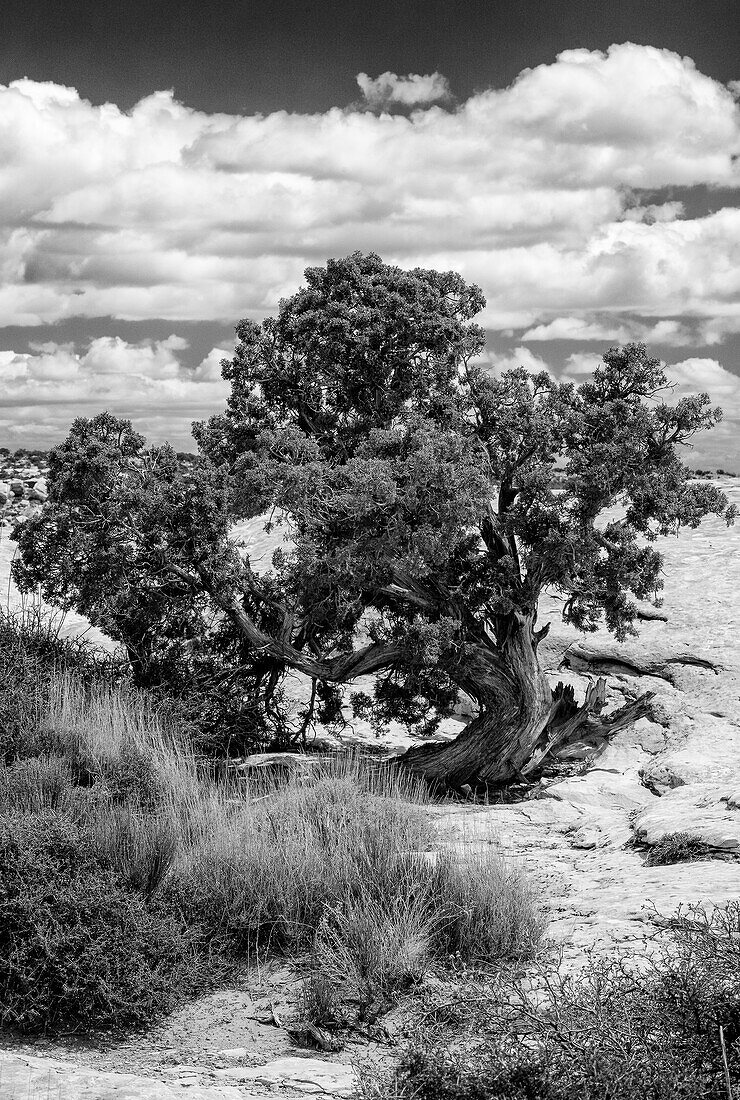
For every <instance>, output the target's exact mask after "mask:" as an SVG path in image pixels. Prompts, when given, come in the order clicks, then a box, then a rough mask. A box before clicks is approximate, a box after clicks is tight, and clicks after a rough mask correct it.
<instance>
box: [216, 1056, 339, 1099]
mask: <svg viewBox="0 0 740 1100" xmlns="http://www.w3.org/2000/svg"><path fill="white" fill-rule="evenodd" d="M216 1073H217V1074H218V1076H219V1077H227V1078H229V1079H230V1080H235V1081H246V1082H250V1081H251V1082H260V1083H262V1084H271V1085H277V1086H284V1087H288V1088H294V1089H299V1090H300V1091H301V1092H303V1093H304V1094H308V1095H311V1094H318V1095H321V1096H336V1097H351V1096H352V1095H353V1094H354V1093H355V1091H356V1089H357V1084H358V1077H357V1072H356V1070H355V1069H354V1068H353V1067H352V1066H349V1065H346V1064H345V1063H343V1062H326V1061H323V1060H322V1059H320V1058H279V1059H277V1060H276V1061H274V1062H268V1063H267V1065H265V1066H256V1067H254V1068H253V1069H242V1068H237V1067H234V1068H230V1069H219V1070H216Z"/></svg>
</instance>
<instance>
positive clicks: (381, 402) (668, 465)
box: [16, 254, 733, 784]
mask: <svg viewBox="0 0 740 1100" xmlns="http://www.w3.org/2000/svg"><path fill="white" fill-rule="evenodd" d="M483 304H484V302H483V298H482V295H481V293H480V291H479V290H478V288H477V287H474V286H468V285H466V284H465V282H464V281H463V280H462V279H461V278H460V276H458V275H456V274H454V273H451V272H448V273H439V272H436V271H425V270H413V271H403V270H400V269H399V268H395V267H390V266H388V265H386V264H384V263H383V262H382V261H381V260H380V259H379V257H377V256H375V255H368V256H363V255H360V254H354V255H352V256H350V257H348V258H346V259H343V260H331V261H329V262H328V264H327V265H326V267H321V268H311V269H309V270H308V271H307V272H306V286H305V287H304V288H303V289H302V290H300V291H299V292H298V293H297V294H295V295H294V296H293V297H291V298H289V299H287V300H284V301H283V302H281V305H280V309H279V311H278V315H277V316H276V317H275V318H268V319H267V320H265V321H264V322H262V324H255V323H254V322H251V321H243V322H241V323H240V324H239V326H238V327H237V336H238V344H237V347H236V351H235V355H234V358H233V359H232V360H231V361H225V362H224V364H223V374H224V377H225V378H226V379H228V381H229V382H230V383H231V393H230V396H229V399H228V402H227V406H226V410H225V412H224V413H223V414H221V415H218V416H215V417H212V418H211V419H210V420H209V421H207V422H205V423H200V424H196V425H195V426H194V435H195V438H196V440H197V442H198V446H199V450H200V459H199V462H198V463H197V465H196V467H195V468H194V470H193V471H192V472H191V473H188V474H185V473H183V472H182V470H181V467H180V466H179V465H178V462H177V460H176V456H175V455H174V453H173V452H172V451H171V450H170V449H169V448H167V447H155V448H147V447H146V445H145V443H144V441H143V440H142V438H141V437H140V436H138V435H137V434H136V433H135V432H133V431H132V430H131V426H130V424H128V423H127V422H125V421H119V420H116V419H115V418H114V417H111V416H109V415H108V414H102V415H101V416H99V417H95V418H93V419H92V420H84V419H80V420H77V421H75V423H74V424H73V426H72V430H71V432H70V435H69V437H68V439H67V440H66V441H65V443H63V444H62V445H61V446H60V447H58V448H56V450H55V451H54V452H53V454H52V458H51V470H50V492H49V501H48V503H47V505H46V506H45V507H44V509H43V510H42V511H41V513H40V514H39V515H38V516H37V517H34V518H32V519H31V520H29V521H28V522H27V523H26V524H25V525H23V526H22V527H21V528H19V529H18V531H17V533H16V537H17V538H18V540H19V544H20V549H21V561H20V563H19V564H18V565H17V567H16V579H17V581H18V583H19V584H21V586H26V587H30V586H31V585H35V584H37V583H40V584H41V586H42V589H43V593H44V595H45V597H46V598H47V599H49V600H51V601H52V602H54V603H57V604H63V605H68V606H74V607H76V608H77V609H78V610H79V611H81V612H82V613H83V614H85V615H87V616H88V617H89V618H90V619H91V620H92V621H93V622H95V623H96V624H98V625H100V626H101V627H102V628H103V629H104V630H106V631H107V632H108V633H109V634H110V635H111V636H112V637H114V638H117V639H120V640H121V641H122V642H123V643H124V644H125V645H126V646H127V649H128V652H129V654H130V656H131V659H132V663H133V665H134V667H135V669H136V670H137V675H138V676H139V677H140V678H141V679H142V680H146V679H149V680H156V679H157V678H167V677H170V678H177V677H180V678H181V679H182V678H183V677H185V678H187V677H194V678H196V679H198V681H199V682H206V681H208V682H209V683H211V684H218V685H219V690H222V691H223V690H228V693H229V694H230V697H231V698H232V700H233V699H234V698H237V697H238V698H239V699H241V700H242V702H243V701H244V700H249V701H250V702H249V708H248V709H249V714H250V715H251V718H250V720H251V721H252V722H257V716H258V717H259V719H260V721H261V722H262V726H259V723H258V724H257V725H254V727H253V728H254V729H257V728H258V726H259V728H261V729H262V730H263V731H264V730H265V729H266V728H267V727H266V726H265V725H264V723H265V722H267V724H268V725H269V721H270V720H274V722H277V721H278V718H279V716H280V713H281V712H280V710H279V707H278V701H279V698H280V685H281V683H282V680H283V677H284V674H285V672H286V671H287V670H289V669H293V670H297V671H299V672H301V673H303V674H304V675H305V676H307V677H309V678H311V680H312V681H313V683H314V687H315V689H316V691H315V696H314V698H318V699H319V700H320V701H321V705H322V707H323V711H322V714H323V716H324V717H325V718H327V717H329V716H330V715H331V712H332V709H333V708H334V709H335V708H336V705H337V693H336V687H335V685H337V684H342V683H347V682H350V681H352V680H353V679H355V678H356V677H358V676H359V675H362V674H364V673H371V672H372V673H375V674H376V681H375V683H376V687H375V698H374V701H373V704H372V707H373V710H374V713H375V715H376V716H379V717H381V718H382V717H383V716H385V717H388V716H397V717H401V718H402V719H404V720H407V721H409V722H420V723H422V725H425V726H426V727H427V728H431V726H432V725H433V723H431V725H430V723H429V721H428V719H429V716H430V715H432V716H434V715H438V714H440V713H444V711H445V708H446V707H449V705H450V704H451V702H452V701H453V700H454V698H455V697H456V695H457V692H458V690H459V689H462V690H463V691H465V692H467V693H468V694H469V695H470V696H471V697H472V698H473V699H474V700H475V701H476V702H477V703H478V705H479V708H480V715H479V717H478V718H477V719H475V720H474V721H473V722H472V723H471V724H470V725H469V726H468V727H467V729H466V730H465V731H464V732H463V734H461V735H460V737H459V738H458V739H457V740H456V741H455V742H453V743H452V744H451V745H450V744H448V745H444V744H442V745H440V744H437V743H430V744H428V745H424V746H422V747H421V748H420V749H417V750H412V751H411V752H410V753H409V754H407V757H406V762H407V763H408V765H409V766H410V767H413V768H415V769H416V770H417V771H420V772H423V773H424V774H425V775H427V776H428V777H429V778H430V779H432V780H434V781H437V782H443V783H453V784H457V783H462V782H466V781H472V780H475V779H481V780H486V781H489V782H503V781H506V780H508V779H510V778H512V777H513V776H515V775H518V774H520V773H521V772H523V771H526V770H527V769H528V768H531V767H532V766H534V763H536V762H538V761H539V760H541V759H542V758H543V756H544V754H545V753H546V752H548V751H550V750H551V749H553V748H555V747H556V746H557V744H559V743H560V742H562V741H563V740H566V739H567V738H568V737H570V736H572V735H573V733H574V731H575V730H576V728H577V727H578V726H579V725H582V724H583V723H588V722H591V723H592V724H593V723H594V722H595V721H597V720H598V721H600V722H601V724H602V726H603V728H604V729H607V728H608V721H609V720H608V718H607V719H599V718H598V711H599V709H600V704H599V703H598V702H596V701H595V700H594V699H589V700H587V703H586V705H584V706H583V707H580V708H576V707H575V706H574V705H572V704H570V703H569V702H568V701H567V700H566V699H564V698H561V697H556V698H553V694H552V692H551V690H550V687H549V685H548V682H547V680H546V678H545V676H544V674H543V672H542V670H541V668H540V666H539V662H538V659H537V646H538V644H539V641H540V639H541V638H542V636H543V635H544V633H546V631H547V628H548V627H547V624H544V625H542V626H541V625H540V624H538V622H537V610H538V602H539V598H540V595H541V593H542V591H543V589H544V588H545V587H546V586H547V587H549V588H551V589H552V590H554V591H556V592H559V593H561V594H562V596H563V599H564V603H563V617H564V619H565V620H566V621H567V622H570V623H572V624H573V625H575V626H576V627H579V628H581V629H583V630H592V629H594V628H595V627H596V625H597V624H598V622H599V621H600V620H601V618H602V617H603V618H604V620H605V622H606V625H607V626H608V628H609V629H610V630H611V631H612V632H613V633H614V634H615V635H616V636H617V637H618V638H624V637H625V636H626V635H627V634H628V633H630V632H632V631H633V629H634V627H633V623H634V620H635V615H636V605H635V603H634V598H639V599H648V598H654V597H655V596H656V595H657V594H658V593H659V591H660V589H661V587H662V581H661V561H662V559H661V555H660V553H659V551H658V549H657V548H656V545H655V544H656V540H657V539H658V538H659V536H665V535H669V534H672V533H676V532H677V531H678V530H679V528H681V527H684V526H689V527H696V526H697V525H698V524H699V522H700V521H701V519H702V518H703V517H704V516H706V515H707V514H709V513H714V514H716V515H724V516H725V517H726V518H727V520H728V522H731V520H732V518H733V516H732V510H731V509H730V508H729V507H728V504H727V500H726V498H725V497H724V495H723V494H722V493H721V492H720V491H719V490H718V489H716V488H715V487H713V486H712V485H710V484H706V483H704V484H702V483H698V482H696V481H692V480H690V478H689V476H688V471H687V469H686V468H685V467H684V465H683V464H682V462H681V459H680V457H679V448H680V447H681V445H683V444H685V443H687V442H688V441H689V440H690V439H691V437H692V436H693V435H694V434H695V433H696V432H698V431H701V430H703V429H706V428H710V427H711V426H712V425H713V424H715V423H716V422H717V421H718V419H719V417H720V412H719V410H713V409H711V408H710V407H709V401H708V398H707V397H706V395H699V396H697V397H690V398H683V399H681V400H679V401H676V402H672V403H666V402H665V401H663V400H661V397H662V395H664V394H665V393H666V390H667V381H666V376H665V373H664V371H663V369H662V367H661V365H660V363H659V362H658V361H657V360H656V359H653V358H651V357H650V356H649V355H648V353H647V351H646V349H645V348H644V346H642V345H639V344H629V345H627V346H625V347H621V348H612V349H610V350H609V351H608V352H607V353H606V354H605V355H604V357H603V362H602V364H601V366H600V367H599V368H598V369H597V370H596V371H595V373H594V376H593V378H592V379H591V380H589V381H588V382H585V383H583V384H582V385H579V386H576V385H574V384H572V383H561V382H557V381H555V380H554V379H553V378H552V377H551V376H550V375H549V374H547V373H544V372H543V373H539V374H530V373H528V372H527V371H525V370H523V369H516V370H510V371H506V372H504V373H503V374H502V375H501V376H499V377H496V376H493V375H492V374H491V373H489V372H488V371H487V370H486V369H485V368H484V366H482V365H481V364H482V358H481V352H482V351H483V349H484V334H483V332H482V330H481V329H480V328H479V327H478V326H477V325H476V324H475V323H474V321H473V318H474V317H475V315H476V314H477V313H478V312H479V311H480V309H481V308H482V306H483ZM556 468H557V469H559V470H561V471H563V472H564V476H565V477H566V479H567V487H566V488H565V489H564V490H556V489H554V488H553V472H554V470H555V469H556ZM604 513H607V515H606V516H605V515H604ZM262 515H265V516H267V517H268V522H269V523H276V524H282V525H283V529H284V533H285V535H286V537H287V544H286V548H285V549H283V550H280V551H278V552H277V553H276V554H275V557H274V559H273V567H272V569H271V571H270V572H269V573H266V574H262V575H259V576H258V575H257V574H256V573H255V572H254V571H253V570H252V569H251V567H250V563H249V560H248V558H246V557H245V556H244V555H243V553H241V552H240V551H239V549H238V547H237V546H236V545H235V544H234V543H233V542H232V541H230V539H229V529H230V525H231V524H232V523H233V522H235V521H237V520H240V519H247V518H252V517H256V516H262ZM358 705H363V702H362V700H360V701H359V702H358ZM364 705H365V707H367V706H368V701H367V700H364ZM594 712H595V713H594ZM634 713H635V712H633V713H630V714H629V715H623V716H621V718H620V717H619V716H617V718H616V719H615V722H616V723H617V724H618V723H619V722H620V721H626V720H628V719H629V718H630V717H634ZM308 717H309V715H305V716H304V718H305V721H307V720H308ZM305 721H304V720H302V721H301V728H305Z"/></svg>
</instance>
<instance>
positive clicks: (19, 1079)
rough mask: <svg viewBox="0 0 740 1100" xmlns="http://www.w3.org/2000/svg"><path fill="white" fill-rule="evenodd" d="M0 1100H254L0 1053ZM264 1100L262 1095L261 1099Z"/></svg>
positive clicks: (227, 1091) (221, 1089)
mask: <svg viewBox="0 0 740 1100" xmlns="http://www.w3.org/2000/svg"><path fill="white" fill-rule="evenodd" d="M0 1096H1V1097H2V1100H34V1098H36V1097H38V1098H40V1100H184V1098H185V1097H187V1098H188V1100H258V1096H257V1094H252V1095H251V1096H250V1095H248V1094H247V1093H245V1092H244V1090H243V1089H239V1088H236V1087H234V1086H233V1085H225V1084H224V1085H213V1086H211V1085H198V1084H194V1083H193V1084H191V1083H190V1081H189V1080H187V1079H186V1081H185V1082H183V1083H182V1084H179V1083H178V1082H172V1083H165V1082H164V1081H158V1080H157V1079H156V1078H154V1077H139V1076H138V1075H136V1074H133V1073H111V1072H103V1071H101V1070H95V1069H90V1068H89V1067H87V1066H80V1065H77V1064H75V1063H73V1062H56V1061H52V1059H50V1058H33V1057H31V1056H30V1055H25V1054H16V1053H14V1052H12V1051H0ZM259 1100H263V1096H260V1097H259Z"/></svg>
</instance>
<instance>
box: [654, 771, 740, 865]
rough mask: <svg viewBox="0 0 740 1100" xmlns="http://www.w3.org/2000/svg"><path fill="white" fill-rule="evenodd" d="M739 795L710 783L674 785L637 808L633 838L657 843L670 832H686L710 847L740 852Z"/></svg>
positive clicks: (728, 788) (727, 788) (730, 789)
mask: <svg viewBox="0 0 740 1100" xmlns="http://www.w3.org/2000/svg"><path fill="white" fill-rule="evenodd" d="M739 794H740V792H738V791H734V790H733V789H732V788H730V787H723V786H720V785H717V784H713V783H693V784H692V785H691V786H686V787H677V788H676V789H675V790H672V791H668V792H667V794H664V795H663V797H662V798H659V799H655V800H653V801H652V802H651V803H650V804H649V805H648V806H647V807H646V808H645V809H644V810H641V811H640V813H639V814H638V815H637V816H636V817H635V819H634V820H633V822H632V827H633V829H634V833H635V837H636V838H637V840H640V841H642V842H644V843H645V844H657V843H658V841H660V840H662V839H663V838H664V837H665V836H668V835H670V834H671V833H688V834H689V835H690V836H692V837H696V839H697V840H701V841H702V842H703V843H704V844H707V845H708V846H709V847H710V848H718V849H720V850H722V851H727V852H732V853H737V854H738V855H740V809H738V807H737V802H736V801H735V799H736V798H737V797H738V795H739Z"/></svg>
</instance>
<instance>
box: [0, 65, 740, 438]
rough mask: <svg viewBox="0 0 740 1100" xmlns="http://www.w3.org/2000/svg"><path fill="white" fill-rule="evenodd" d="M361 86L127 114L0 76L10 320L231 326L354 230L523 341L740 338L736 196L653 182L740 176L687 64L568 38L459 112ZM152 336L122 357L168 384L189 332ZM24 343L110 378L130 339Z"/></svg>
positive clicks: (729, 125)
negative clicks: (161, 338)
mask: <svg viewBox="0 0 740 1100" xmlns="http://www.w3.org/2000/svg"><path fill="white" fill-rule="evenodd" d="M358 80H359V83H360V86H361V88H362V89H363V91H364V93H365V100H366V103H367V105H368V106H373V107H374V108H375V109H376V110H375V111H371V110H362V109H360V110H355V109H343V108H339V107H337V108H333V109H331V110H329V111H326V112H324V113H321V114H314V115H301V114H296V113H293V114H289V113H287V112H280V111H279V112H274V113H273V114H270V115H267V116H262V115H253V116H230V115H219V114H206V113H203V112H199V111H194V110H191V109H190V108H188V107H186V106H183V105H182V104H179V103H177V102H176V101H175V100H174V99H173V96H172V94H171V93H170V92H166V91H163V92H156V93H155V94H153V95H151V96H148V97H147V98H146V99H144V100H142V101H141V102H140V103H138V104H137V105H136V106H135V107H134V108H133V109H132V110H131V111H129V112H126V111H122V110H120V109H119V108H118V107H116V106H115V105H113V104H105V105H103V106H92V105H91V104H90V103H88V102H86V101H85V100H83V99H81V98H80V96H79V95H78V93H77V92H76V91H75V90H74V89H69V88H62V87H59V86H57V85H54V84H48V83H46V84H41V83H34V82H33V81H29V80H21V81H16V82H14V83H13V84H11V85H10V86H9V87H7V88H3V87H0V317H2V319H3V322H4V323H5V324H6V325H16V326H37V325H40V324H51V323H54V322H56V321H61V320H65V319H68V318H73V317H77V316H82V317H104V316H114V317H118V318H121V319H123V320H130V321H146V320H147V319H149V318H164V319H167V320H169V321H171V322H172V323H173V325H176V323H177V322H181V321H188V322H192V321H198V320H202V321H219V322H228V323H233V322H235V321H236V320H237V319H238V318H239V317H243V316H254V317H261V316H264V315H265V314H266V313H268V312H272V311H274V309H275V308H276V306H277V303H278V301H279V299H280V298H281V297H282V296H285V295H287V294H290V293H291V292H292V291H294V290H295V289H296V288H297V286H298V285H300V282H301V280H302V272H303V269H304V268H305V267H306V266H307V265H308V264H312V263H321V262H323V261H325V260H326V258H327V257H329V256H338V255H345V254H347V253H348V252H350V251H352V250H354V249H357V248H359V249H363V250H370V249H373V250H375V251H378V252H380V254H381V255H382V256H383V257H384V258H385V259H387V260H388V261H390V262H396V263H400V264H403V265H404V266H416V265H422V266H429V267H437V268H453V269H456V270H459V271H460V272H461V273H462V274H463V275H464V276H465V277H467V278H469V279H471V280H474V281H476V282H478V283H479V284H480V285H481V287H482V288H483V291H484V293H485V294H486V297H487V299H488V306H487V309H486V311H485V314H484V316H483V323H484V324H485V325H486V326H487V327H489V328H490V329H492V330H497V331H508V330H512V331H514V332H522V331H524V332H525V336H524V337H523V339H526V340H528V341H538V340H539V341H540V342H543V341H549V340H556V339H572V340H593V341H597V340H598V341H602V340H603V341H606V342H614V341H617V340H621V339H623V338H624V337H625V336H627V335H629V337H630V338H638V339H641V338H647V339H648V340H650V339H652V338H654V339H655V340H656V341H660V342H662V343H663V344H669V345H671V344H672V345H674V346H682V347H686V348H690V347H691V344H692V341H698V342H703V343H705V344H707V343H713V344H718V343H720V342H721V341H722V340H723V339H724V337H725V336H726V334H728V333H736V332H740V209H737V208H734V207H726V208H725V209H721V210H718V211H717V212H716V213H714V214H712V215H711V216H706V217H692V218H687V217H685V211H684V208H683V207H682V205H681V203H680V202H678V201H676V199H675V196H674V195H672V194H671V193H670V192H669V191H668V190H667V189H669V188H676V187H679V188H683V187H691V186H694V185H705V186H708V187H710V188H711V187H721V188H724V189H728V188H732V187H738V188H740V168H739V167H738V166H739V165H740V159H739V158H740V107H739V106H738V103H737V102H736V101H735V98H734V96H733V91H732V90H731V89H730V88H728V87H725V86H723V85H722V84H720V83H718V82H717V81H715V80H713V79H711V78H710V77H707V76H705V75H704V74H702V73H700V72H699V71H698V70H697V69H696V67H695V65H694V64H693V62H692V61H691V60H690V59H687V58H681V57H679V56H678V55H677V54H674V53H671V52H670V51H668V50H662V49H657V48H654V47H648V46H639V45H634V44H630V43H626V44H623V45H620V46H613V47H611V48H610V49H609V50H608V51H607V52H606V53H601V52H597V51H588V50H580V49H579V50H569V51H565V52H564V53H562V54H560V55H559V57H558V58H557V59H556V60H555V61H554V62H553V63H552V64H549V65H539V66H537V67H535V68H533V69H527V70H525V71H524V72H523V73H521V74H520V76H519V77H518V79H517V80H516V81H515V82H514V83H513V84H512V85H511V86H510V87H509V88H505V89H499V90H490V91H485V92H482V93H479V94H477V95H474V96H472V97H471V98H470V99H469V100H467V102H465V103H463V104H461V105H459V106H458V107H457V109H456V110H454V111H453V110H441V109H439V108H438V107H435V106H434V104H435V103H438V102H441V101H442V99H443V98H444V97H445V96H447V94H448V92H449V89H448V87H447V83H446V81H445V80H444V77H442V76H441V75H440V74H439V73H433V74H431V75H428V76H418V75H411V76H408V77H405V76H396V75H395V74H392V73H391V74H388V73H385V74H383V75H382V76H381V77H377V78H375V79H370V78H369V77H368V76H367V75H366V74H360V77H359V78H358ZM394 104H395V105H396V106H405V107H407V108H413V107H426V108H428V109H426V110H412V111H407V112H405V113H401V114H398V113H396V114H392V113H387V112H384V111H383V110H382V108H383V107H384V106H393V105H394ZM640 189H648V190H649V191H650V201H647V200H646V201H645V202H644V203H642V202H641V200H640V197H639V193H640ZM738 194H739V196H740V191H739V192H738ZM516 339H519V340H521V339H522V337H521V336H517V337H516ZM129 347H130V346H129V345H127V348H129ZM147 347H148V350H146V349H143V348H141V347H140V348H138V350H137V352H136V356H137V359H136V361H137V363H138V367H137V371H136V372H135V373H137V374H138V376H140V377H142V378H144V377H149V378H150V379H151V381H152V383H154V382H156V383H157V384H158V385H165V384H172V385H173V386H176V385H180V384H182V380H183V376H182V371H180V369H179V368H178V366H177V363H178V361H179V357H178V355H177V352H178V350H182V349H178V348H177V347H174V346H170V347H169V348H167V347H165V346H164V344H161V345H158V346H157V347H155V345H154V344H151V343H150V344H149V345H148V346H147ZM33 354H34V357H35V358H36V359H38V362H36V368H37V369H38V370H42V369H44V370H47V371H52V372H53V371H57V370H72V369H73V366H74V364H75V363H78V361H79V362H80V363H81V361H82V359H85V360H86V365H85V366H84V367H82V368H79V369H82V370H84V371H85V372H86V375H85V376H86V377H87V378H93V377H95V378H98V377H99V378H101V379H102V378H107V379H112V378H115V377H117V376H118V375H119V374H121V373H122V374H123V375H124V376H125V375H126V370H127V369H128V367H129V366H130V365H131V359H130V355H132V354H133V353H131V352H130V351H129V350H122V349H121V347H120V346H119V345H118V344H116V342H115V341H109V343H108V344H100V345H97V346H96V347H95V348H93V347H92V345H91V346H90V347H89V348H88V349H86V350H83V351H82V352H80V351H75V349H67V350H66V351H65V350H64V349H62V348H58V349H57V351H56V352H54V353H50V352H34V353H33ZM65 356H66V358H65ZM86 357H87V358H86ZM42 360H43V362H44V363H45V366H43V365H42ZM13 369H14V370H17V369H18V364H17V363H16V365H15V367H14V368H13ZM182 369H184V368H182ZM178 371H179V373H178ZM198 371H200V372H201V374H200V375H199V376H198V379H196V380H195V381H192V380H191V381H192V384H193V385H197V386H200V387H203V386H206V385H209V384H214V385H215V384H217V383H216V381H214V379H217V374H218V365H217V364H216V363H215V360H214V361H213V362H210V361H209V365H208V366H203V365H201V367H199V368H198ZM196 373H197V372H196ZM47 382H48V380H44V384H47ZM49 384H50V383H49ZM218 384H220V383H218ZM198 392H203V391H202V390H199V391H198ZM28 400H29V408H31V407H32V406H33V404H34V401H33V400H32V397H31V395H30V391H29V395H28ZM31 419H36V418H35V417H33V416H32V417H31Z"/></svg>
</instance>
